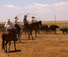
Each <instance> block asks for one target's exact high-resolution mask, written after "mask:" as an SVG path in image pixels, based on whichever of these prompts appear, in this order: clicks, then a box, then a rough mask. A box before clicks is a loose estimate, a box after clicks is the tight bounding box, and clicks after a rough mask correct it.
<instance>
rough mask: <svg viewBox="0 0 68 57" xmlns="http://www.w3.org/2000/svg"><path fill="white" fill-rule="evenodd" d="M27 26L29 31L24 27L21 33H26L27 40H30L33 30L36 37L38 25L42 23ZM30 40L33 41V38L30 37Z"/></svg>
mask: <svg viewBox="0 0 68 57" xmlns="http://www.w3.org/2000/svg"><path fill="white" fill-rule="evenodd" d="M29 25H30V28H31V31H30V30H29V28H27V26H25V27H24V28H23V31H24V32H27V33H28V39H30V35H31V36H32V31H33V30H35V36H36V34H37V31H38V28H39V25H42V23H41V21H39V22H35V23H31V24H29ZM36 37H37V36H36ZM32 39H34V38H33V36H32Z"/></svg>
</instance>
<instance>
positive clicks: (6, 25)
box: [4, 22, 14, 29]
mask: <svg viewBox="0 0 68 57" xmlns="http://www.w3.org/2000/svg"><path fill="white" fill-rule="evenodd" d="M4 27H6V29H12V28H14V25H13V24H12V23H11V22H8V23H6V24H5V26H4Z"/></svg>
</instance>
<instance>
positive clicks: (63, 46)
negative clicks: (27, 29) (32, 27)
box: [0, 32, 68, 57]
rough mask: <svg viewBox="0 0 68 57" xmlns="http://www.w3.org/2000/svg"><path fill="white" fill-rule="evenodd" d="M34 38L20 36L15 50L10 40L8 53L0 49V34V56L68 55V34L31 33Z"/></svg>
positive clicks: (0, 45)
mask: <svg viewBox="0 0 68 57" xmlns="http://www.w3.org/2000/svg"><path fill="white" fill-rule="evenodd" d="M33 37H34V39H35V40H32V38H31V40H28V37H27V36H26V37H25V35H24V33H23V34H22V36H21V43H19V41H17V42H16V48H17V51H15V50H14V43H13V41H12V42H11V46H10V53H8V52H7V53H6V52H4V50H2V39H1V36H0V39H1V40H0V57H68V34H62V33H60V32H57V34H45V33H43V32H41V33H40V34H37V38H36V37H35V34H34V33H33Z"/></svg>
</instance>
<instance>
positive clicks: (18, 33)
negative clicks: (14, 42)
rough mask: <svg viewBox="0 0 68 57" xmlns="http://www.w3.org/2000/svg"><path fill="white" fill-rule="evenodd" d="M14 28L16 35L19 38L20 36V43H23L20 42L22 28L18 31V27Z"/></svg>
mask: <svg viewBox="0 0 68 57" xmlns="http://www.w3.org/2000/svg"><path fill="white" fill-rule="evenodd" d="M19 27H20V25H19ZM14 28H15V30H16V34H17V36H18V39H19V43H21V40H20V38H21V35H22V32H21V27H20V29H18V28H17V27H14ZM18 31H19V32H18Z"/></svg>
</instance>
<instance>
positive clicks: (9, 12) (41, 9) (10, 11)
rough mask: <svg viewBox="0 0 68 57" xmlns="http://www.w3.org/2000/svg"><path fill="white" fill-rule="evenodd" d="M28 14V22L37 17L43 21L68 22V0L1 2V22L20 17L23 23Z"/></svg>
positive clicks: (8, 0) (5, 0) (7, 0)
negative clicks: (32, 17)
mask: <svg viewBox="0 0 68 57" xmlns="http://www.w3.org/2000/svg"><path fill="white" fill-rule="evenodd" d="M26 14H28V18H27V19H28V20H29V21H31V16H35V17H36V19H37V20H42V21H55V20H56V21H68V0H0V22H6V20H7V19H10V21H11V22H14V17H15V16H18V18H19V20H18V21H23V17H24V15H26Z"/></svg>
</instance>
